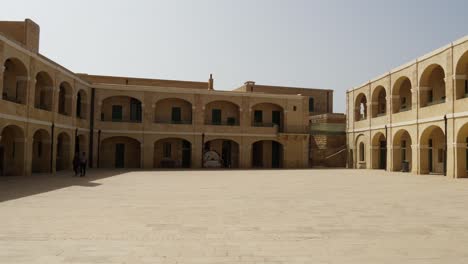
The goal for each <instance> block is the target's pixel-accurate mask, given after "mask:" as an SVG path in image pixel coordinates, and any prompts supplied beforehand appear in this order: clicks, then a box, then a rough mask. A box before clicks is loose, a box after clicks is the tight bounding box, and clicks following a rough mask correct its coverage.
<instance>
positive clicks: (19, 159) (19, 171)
mask: <svg viewBox="0 0 468 264" xmlns="http://www.w3.org/2000/svg"><path fill="white" fill-rule="evenodd" d="M1 136H2V138H1V140H0V175H3V176H18V175H23V174H24V141H25V138H24V132H23V129H22V128H20V127H18V126H15V125H9V126H6V127H5V128H3V130H2V134H1Z"/></svg>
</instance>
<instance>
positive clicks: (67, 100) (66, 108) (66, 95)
mask: <svg viewBox="0 0 468 264" xmlns="http://www.w3.org/2000/svg"><path fill="white" fill-rule="evenodd" d="M71 102H72V86H71V85H70V83H68V82H66V81H65V82H62V83H60V86H59V97H58V113H59V114H61V115H66V116H70V115H71V112H72V111H71V105H72V103H71Z"/></svg>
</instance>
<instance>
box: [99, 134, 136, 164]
mask: <svg viewBox="0 0 468 264" xmlns="http://www.w3.org/2000/svg"><path fill="white" fill-rule="evenodd" d="M140 157H141V144H140V142H139V141H138V140H136V139H134V138H131V137H125V136H119V137H110V138H106V139H104V140H103V141H102V142H101V150H100V154H99V166H100V167H101V168H140V167H141V158H140Z"/></svg>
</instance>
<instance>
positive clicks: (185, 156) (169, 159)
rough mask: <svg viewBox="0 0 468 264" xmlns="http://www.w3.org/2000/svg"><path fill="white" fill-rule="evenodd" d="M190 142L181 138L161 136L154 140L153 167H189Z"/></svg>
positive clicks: (190, 155) (190, 157) (190, 156)
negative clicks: (161, 137)
mask: <svg viewBox="0 0 468 264" xmlns="http://www.w3.org/2000/svg"><path fill="white" fill-rule="evenodd" d="M191 159H192V143H190V141H188V140H186V139H183V138H163V139H159V140H157V141H156V142H154V167H155V168H190V166H191Z"/></svg>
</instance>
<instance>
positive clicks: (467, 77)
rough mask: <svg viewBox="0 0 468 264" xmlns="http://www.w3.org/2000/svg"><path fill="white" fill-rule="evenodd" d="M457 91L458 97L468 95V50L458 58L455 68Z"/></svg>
mask: <svg viewBox="0 0 468 264" xmlns="http://www.w3.org/2000/svg"><path fill="white" fill-rule="evenodd" d="M455 75H456V76H455V77H456V78H455V89H456V90H455V93H456V98H457V99H461V98H466V97H468V51H466V52H465V53H463V55H462V56H461V57H460V59H458V61H457V66H456V68H455Z"/></svg>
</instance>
